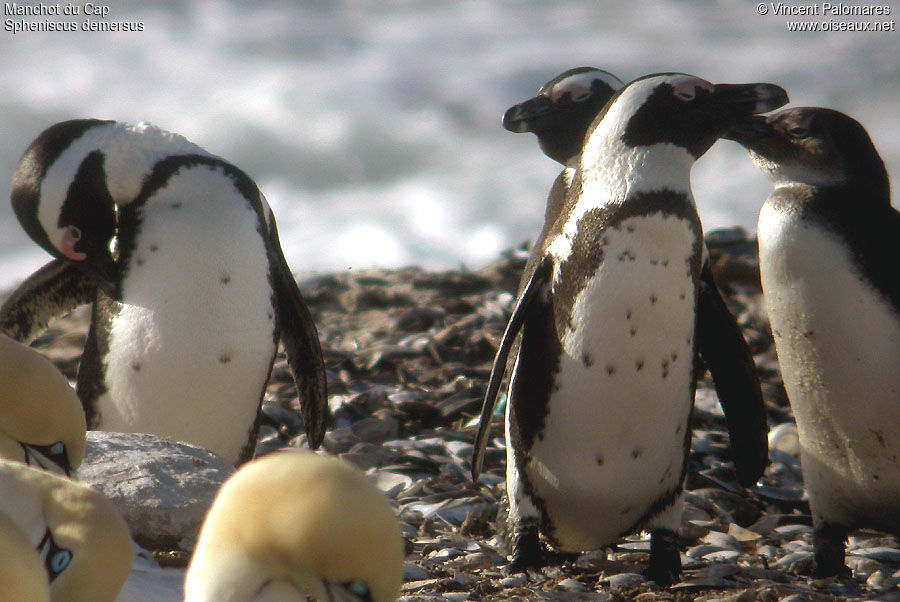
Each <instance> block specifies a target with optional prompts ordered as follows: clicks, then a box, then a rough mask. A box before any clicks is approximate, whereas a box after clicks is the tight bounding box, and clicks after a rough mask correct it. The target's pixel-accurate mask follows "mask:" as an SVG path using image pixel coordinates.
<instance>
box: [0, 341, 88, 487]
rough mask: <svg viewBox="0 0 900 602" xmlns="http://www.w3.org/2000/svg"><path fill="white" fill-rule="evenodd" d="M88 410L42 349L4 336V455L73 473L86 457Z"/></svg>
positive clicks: (0, 395) (0, 443) (0, 391)
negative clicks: (38, 349) (86, 420)
mask: <svg viewBox="0 0 900 602" xmlns="http://www.w3.org/2000/svg"><path fill="white" fill-rule="evenodd" d="M86 428H87V427H86V425H85V419H84V410H82V409H81V403H80V402H79V400H78V396H77V395H76V394H75V391H74V390H73V389H72V387H71V386H69V382H68V381H67V380H66V377H65V376H63V375H62V374H61V373H60V371H59V370H57V369H56V367H55V366H54V365H53V364H52V363H51V362H50V360H48V359H47V358H45V357H44V356H42V355H41V354H40V353H38V352H37V351H35V350H34V349H31V348H30V347H26V346H25V345H22V344H21V343H17V342H16V341H13V340H12V339H10V338H9V337H7V336H5V335H0V457H3V458H8V459H10V460H18V461H19V462H24V463H25V464H31V465H34V466H37V467H39V468H44V469H46V470H50V471H52V472H56V473H59V474H64V475H66V476H72V475H73V473H74V471H75V469H76V468H78V466H79V465H80V464H81V461H82V459H84V443H85V429H86Z"/></svg>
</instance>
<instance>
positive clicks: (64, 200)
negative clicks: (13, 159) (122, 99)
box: [11, 119, 117, 292]
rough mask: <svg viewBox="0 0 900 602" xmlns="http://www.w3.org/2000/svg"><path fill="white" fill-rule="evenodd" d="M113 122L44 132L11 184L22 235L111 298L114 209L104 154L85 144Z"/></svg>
mask: <svg viewBox="0 0 900 602" xmlns="http://www.w3.org/2000/svg"><path fill="white" fill-rule="evenodd" d="M114 123H115V122H111V121H101V120H98V119H77V120H72V121H64V122H62V123H58V124H56V125H54V126H51V127H50V128H48V129H46V130H44V132H43V133H41V135H40V136H38V137H37V138H36V139H35V140H34V142H32V143H31V145H30V146H29V147H28V149H27V150H26V151H25V154H24V155H22V158H21V159H20V160H19V164H18V166H17V167H16V171H15V173H14V174H13V182H12V195H11V196H12V206H13V210H14V211H15V213H16V217H18V219H19V223H20V224H21V225H22V228H23V229H24V230H25V232H26V233H27V234H28V235H29V236H30V237H31V239H32V240H34V241H35V242H36V243H37V244H39V245H40V246H41V247H43V248H44V249H45V250H46V251H48V252H49V253H50V254H52V255H53V256H54V257H58V258H62V259H66V260H68V261H71V262H73V263H75V264H76V265H78V266H79V267H81V268H82V269H83V270H84V271H85V273H87V274H88V275H89V276H90V277H91V278H92V279H94V280H95V281H96V282H97V284H98V286H101V287H102V288H103V289H104V290H107V291H109V292H114V290H113V289H114V288H115V282H116V271H117V270H116V264H115V261H114V260H113V258H112V254H111V252H110V243H111V241H112V238H113V236H114V234H115V225H116V214H115V206H114V204H113V201H112V198H111V196H110V193H109V190H108V189H107V186H106V173H105V168H104V162H105V154H104V153H103V152H102V151H101V150H99V149H98V148H97V146H99V144H86V145H85V144H82V145H79V144H77V142H78V141H90V140H91V139H92V138H95V137H97V135H98V134H100V133H103V132H105V131H107V130H108V129H109V126H110V124H114Z"/></svg>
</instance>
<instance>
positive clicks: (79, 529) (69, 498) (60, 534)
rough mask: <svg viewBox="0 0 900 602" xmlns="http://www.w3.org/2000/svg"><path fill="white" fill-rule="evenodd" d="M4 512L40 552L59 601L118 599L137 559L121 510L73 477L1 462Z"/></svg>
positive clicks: (0, 480)
mask: <svg viewBox="0 0 900 602" xmlns="http://www.w3.org/2000/svg"><path fill="white" fill-rule="evenodd" d="M0 499H2V500H3V502H4V503H3V506H2V507H0V514H2V515H4V516H5V518H6V519H7V520H9V522H10V523H12V524H13V525H15V526H16V528H17V529H18V531H19V532H21V533H22V535H23V536H24V537H25V539H26V540H27V541H28V542H29V543H30V545H31V546H32V548H33V549H36V550H38V554H39V555H40V557H41V561H42V563H43V566H44V568H45V569H46V573H45V574H46V577H47V579H48V580H49V581H50V592H51V596H52V598H53V600H54V601H55V602H57V601H58V602H63V601H64V602H104V601H112V600H115V598H116V595H117V594H118V592H119V589H121V587H122V584H123V583H124V582H125V579H126V578H127V576H128V571H129V569H130V567H131V560H132V557H133V550H132V543H131V538H130V537H129V534H128V529H127V527H126V526H125V521H124V520H123V519H122V515H121V514H120V513H119V511H118V510H116V508H115V507H114V506H113V505H112V503H110V502H109V501H108V500H107V499H106V498H104V497H103V495H102V494H100V493H99V492H98V491H95V490H93V489H91V488H90V487H87V486H85V485H81V484H79V483H76V482H74V481H72V480H70V479H66V478H63V477H58V476H56V475H52V474H50V473H48V472H46V471H43V470H38V469H35V468H31V467H29V466H25V465H24V464H20V463H18V462H10V461H7V460H0Z"/></svg>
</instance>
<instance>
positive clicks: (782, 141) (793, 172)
mask: <svg viewBox="0 0 900 602" xmlns="http://www.w3.org/2000/svg"><path fill="white" fill-rule="evenodd" d="M725 138H728V139H730V140H734V141H736V142H738V143H740V144H741V145H743V146H744V147H745V148H747V149H748V150H749V151H750V156H751V157H752V158H753V161H754V163H756V165H757V166H758V167H759V168H760V170H762V171H763V173H765V174H766V175H767V176H768V177H769V178H770V179H771V180H772V181H773V182H775V183H776V184H778V183H787V182H798V183H802V184H808V185H810V186H835V185H841V184H844V183H847V182H851V181H860V183H864V184H866V185H869V186H872V185H875V186H879V187H883V188H884V192H885V195H889V190H888V187H889V184H888V177H887V171H886V170H885V167H884V162H883V161H882V160H881V157H880V156H879V155H878V151H877V150H876V149H875V145H874V144H872V140H871V138H869V134H868V132H866V129H865V128H864V127H863V126H862V125H861V124H860V123H859V122H858V121H856V120H855V119H853V118H852V117H850V116H848V115H845V114H844V113H841V112H839V111H835V110H832V109H824V108H818V107H797V108H791V109H785V110H784V111H779V112H778V113H774V114H772V115H769V116H766V117H762V116H754V117H751V118H748V119H745V120H742V121H740V122H738V123H737V124H735V125H733V126H732V127H731V128H730V129H729V131H728V132H727V134H726V135H725Z"/></svg>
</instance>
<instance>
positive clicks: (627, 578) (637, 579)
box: [602, 573, 647, 588]
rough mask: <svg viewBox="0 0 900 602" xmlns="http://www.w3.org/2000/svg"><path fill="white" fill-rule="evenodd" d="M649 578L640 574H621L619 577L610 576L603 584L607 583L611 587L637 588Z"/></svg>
mask: <svg viewBox="0 0 900 602" xmlns="http://www.w3.org/2000/svg"><path fill="white" fill-rule="evenodd" d="M646 580H647V578H646V577H644V576H643V575H641V574H639V573H619V574H618V575H610V576H609V578H607V579H604V580H603V581H602V582H603V583H606V584H607V585H609V586H610V587H620V588H627V587H637V586H638V585H640V584H641V583H643V582H644V581H646Z"/></svg>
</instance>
